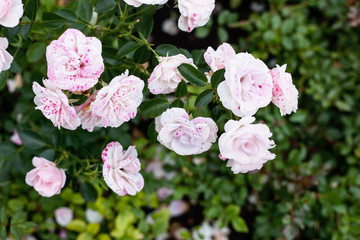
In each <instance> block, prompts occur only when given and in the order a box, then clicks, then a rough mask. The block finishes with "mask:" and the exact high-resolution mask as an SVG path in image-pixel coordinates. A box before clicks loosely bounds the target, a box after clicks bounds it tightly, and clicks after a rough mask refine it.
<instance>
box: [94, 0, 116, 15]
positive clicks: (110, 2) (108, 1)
mask: <svg viewBox="0 0 360 240" xmlns="http://www.w3.org/2000/svg"><path fill="white" fill-rule="evenodd" d="M115 5H116V2H115V1H114V0H101V1H99V2H98V3H97V4H96V6H95V12H98V13H103V12H107V11H110V10H111V9H113V8H114V7H115Z"/></svg>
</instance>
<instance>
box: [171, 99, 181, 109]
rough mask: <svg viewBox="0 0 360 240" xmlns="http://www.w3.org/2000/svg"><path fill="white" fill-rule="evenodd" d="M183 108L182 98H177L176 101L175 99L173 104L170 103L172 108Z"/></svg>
mask: <svg viewBox="0 0 360 240" xmlns="http://www.w3.org/2000/svg"><path fill="white" fill-rule="evenodd" d="M174 107H176V108H183V107H184V102H183V101H181V100H180V99H177V100H175V101H173V102H172V103H171V104H170V108H174Z"/></svg>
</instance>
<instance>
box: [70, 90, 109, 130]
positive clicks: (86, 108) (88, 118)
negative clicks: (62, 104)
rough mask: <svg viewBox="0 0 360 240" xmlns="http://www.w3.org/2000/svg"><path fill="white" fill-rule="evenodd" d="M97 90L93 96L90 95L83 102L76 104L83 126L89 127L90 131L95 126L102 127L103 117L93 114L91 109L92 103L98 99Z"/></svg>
mask: <svg viewBox="0 0 360 240" xmlns="http://www.w3.org/2000/svg"><path fill="white" fill-rule="evenodd" d="M98 92H99V91H98V90H96V91H95V92H94V93H93V95H91V97H89V98H88V99H87V100H86V101H85V102H84V103H83V104H81V105H79V106H76V107H75V109H76V112H77V116H78V117H79V118H80V121H81V127H82V128H83V129H87V130H88V131H89V132H92V131H93V130H94V127H101V126H102V125H101V117H99V116H96V115H94V114H93V112H92V110H91V107H90V106H91V103H93V102H94V101H95V99H96V96H97V93H98Z"/></svg>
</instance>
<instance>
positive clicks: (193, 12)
mask: <svg viewBox="0 0 360 240" xmlns="http://www.w3.org/2000/svg"><path fill="white" fill-rule="evenodd" d="M178 6H179V11H180V14H181V16H180V18H179V21H178V26H179V28H180V30H182V31H185V32H191V31H192V30H193V29H194V28H195V27H201V26H204V25H205V24H206V23H207V22H208V21H209V20H210V16H211V13H212V11H213V10H214V8H215V0H179V1H178Z"/></svg>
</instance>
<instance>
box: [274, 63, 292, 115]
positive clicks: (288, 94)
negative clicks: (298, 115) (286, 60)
mask: <svg viewBox="0 0 360 240" xmlns="http://www.w3.org/2000/svg"><path fill="white" fill-rule="evenodd" d="M285 70H286V64H285V65H282V66H281V67H280V66H278V65H277V66H276V68H273V69H272V70H271V75H272V79H273V83H274V87H273V90H272V102H273V103H274V104H275V105H276V106H277V107H278V108H279V109H280V113H281V116H283V115H286V114H290V113H291V112H296V110H297V109H298V95H299V92H298V90H297V89H296V87H295V85H294V84H293V81H292V77H291V74H290V73H287V72H285Z"/></svg>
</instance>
